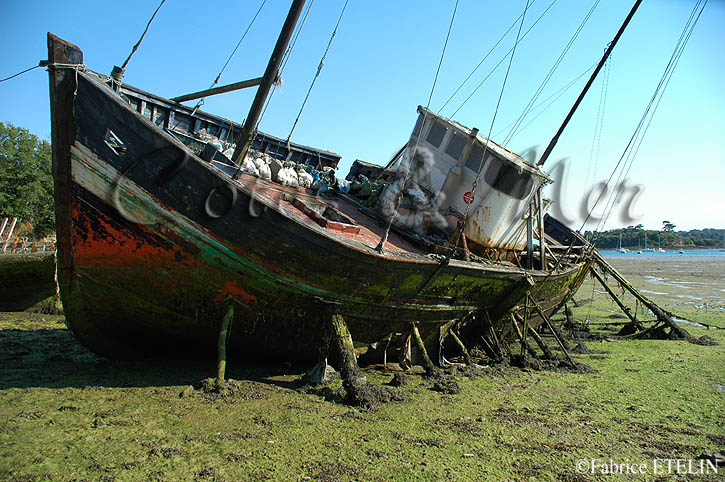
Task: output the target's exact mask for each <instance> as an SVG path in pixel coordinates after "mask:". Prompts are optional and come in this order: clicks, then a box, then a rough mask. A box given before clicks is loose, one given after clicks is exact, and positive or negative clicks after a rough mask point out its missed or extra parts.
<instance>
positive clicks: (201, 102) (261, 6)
mask: <svg viewBox="0 0 725 482" xmlns="http://www.w3.org/2000/svg"><path fill="white" fill-rule="evenodd" d="M265 3H267V0H262V4H261V5H260V6H259V9H257V13H255V14H254V17H252V21H251V22H249V25H247V29H246V30H245V31H244V33H243V34H242V38H240V39H239V42H237V46H236V47H234V50H232V53H231V54H230V55H229V58H228V59H227V61H226V62H225V63H224V66H223V67H222V69H221V70H220V71H219V75H217V76H216V79H214V81H213V82H212V83H211V85H210V86H209V89H211V88H213V87H214V86H215V85H217V84H218V83H219V79H221V76H222V74H223V73H224V71H225V70H226V69H227V66H228V65H229V62H231V60H232V57H234V55H235V54H236V53H237V50H238V49H239V46H240V45H242V42H243V41H244V39H245V37H246V36H247V34H248V33H249V30H250V29H251V28H252V25H254V22H255V20H257V17H258V16H259V12H261V11H262V8H263V7H264V4H265ZM202 105H204V97H202V98H201V99H199V101H198V102H197V103H196V106H195V107H194V110H193V111H192V113H191V115H194V114H196V111H197V110H199V108H200V107H201V106H202Z"/></svg>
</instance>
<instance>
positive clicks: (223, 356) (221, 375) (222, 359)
mask: <svg viewBox="0 0 725 482" xmlns="http://www.w3.org/2000/svg"><path fill="white" fill-rule="evenodd" d="M233 318H234V302H233V301H231V300H230V301H229V303H228V306H227V312H226V313H225V314H224V318H223V319H222V326H221V328H220V329H219V340H218V342H217V352H218V357H217V370H216V384H217V387H219V388H221V387H222V386H224V384H225V383H226V380H225V375H226V369H227V342H228V341H229V333H230V332H231V330H230V328H231V325H232V319H233Z"/></svg>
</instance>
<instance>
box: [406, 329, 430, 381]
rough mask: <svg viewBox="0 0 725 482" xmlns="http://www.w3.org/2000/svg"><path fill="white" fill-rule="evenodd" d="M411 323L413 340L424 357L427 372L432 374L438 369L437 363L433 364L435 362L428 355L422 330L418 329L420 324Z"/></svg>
mask: <svg viewBox="0 0 725 482" xmlns="http://www.w3.org/2000/svg"><path fill="white" fill-rule="evenodd" d="M411 325H412V327H411V333H412V334H413V341H414V342H415V347H416V348H417V349H418V352H419V355H420V357H421V358H422V359H423V367H424V368H425V372H426V373H427V374H428V375H432V374H433V373H434V372H435V371H436V367H435V365H433V362H432V361H431V359H430V357H429V356H428V351H427V350H426V349H425V343H423V338H421V336H420V332H419V331H418V325H416V324H415V323H412V324H411Z"/></svg>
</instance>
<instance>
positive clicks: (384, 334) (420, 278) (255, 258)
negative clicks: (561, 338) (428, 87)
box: [48, 0, 613, 372]
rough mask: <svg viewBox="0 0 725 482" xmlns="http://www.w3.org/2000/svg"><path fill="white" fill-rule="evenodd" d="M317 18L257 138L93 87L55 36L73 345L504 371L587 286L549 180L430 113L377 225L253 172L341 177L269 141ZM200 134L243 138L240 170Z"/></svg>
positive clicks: (584, 258) (361, 211) (338, 199)
mask: <svg viewBox="0 0 725 482" xmlns="http://www.w3.org/2000/svg"><path fill="white" fill-rule="evenodd" d="M303 3H304V2H303V1H301V0H295V2H294V3H293V6H292V9H291V10H290V14H289V16H288V19H287V22H285V27H284V28H283V33H282V35H281V36H280V40H279V41H278V44H277V46H276V47H275V52H274V53H273V55H272V59H271V60H270V64H269V66H268V67H267V72H265V76H264V77H263V78H262V79H261V81H260V82H259V91H258V94H257V98H255V102H254V105H253V106H252V111H251V112H250V115H249V116H248V118H247V121H246V122H245V125H244V126H240V125H238V124H235V123H234V122H231V121H228V120H226V119H222V118H219V117H216V116H213V115H211V114H207V113H204V112H202V111H199V110H197V109H190V108H188V107H186V106H183V105H182V104H180V103H178V102H176V101H173V100H168V99H164V98H161V97H159V96H156V95H153V94H150V93H147V92H144V91H141V90H140V89H137V88H134V87H131V86H128V85H125V84H122V83H121V81H120V76H119V75H112V76H106V75H103V74H99V73H95V72H93V71H91V70H88V69H87V68H86V67H85V65H84V63H83V54H82V52H81V50H80V49H79V48H78V47H76V46H75V45H73V44H70V43H68V42H66V41H64V40H61V39H59V38H58V37H55V36H53V35H51V34H49V35H48V49H49V59H48V62H49V65H48V67H49V71H50V96H51V122H52V141H53V175H54V179H55V196H56V226H57V240H58V248H57V249H58V251H57V266H58V273H57V278H58V284H59V289H60V295H61V298H62V301H63V307H64V311H65V315H66V320H67V323H68V326H69V327H70V328H71V329H72V330H73V332H74V333H75V334H76V336H77V337H78V338H79V339H80V340H81V341H82V342H83V343H85V344H86V345H88V346H89V347H90V348H91V349H93V350H95V351H97V352H99V353H103V354H106V355H109V356H134V355H136V354H139V353H143V352H144V351H146V350H149V349H151V350H154V351H158V350H159V349H165V350H169V351H175V352H182V351H185V350H194V351H199V350H213V349H214V348H215V347H216V346H217V343H216V342H217V340H219V342H220V353H225V350H224V348H225V347H226V342H227V339H228V342H229V345H230V347H231V348H230V350H231V351H232V352H233V353H235V354H236V355H239V356H244V357H254V358H266V359H278V360H308V361H314V360H316V359H318V358H319V357H320V356H321V354H322V356H324V355H326V347H327V346H328V344H329V342H330V339H331V338H332V339H335V340H337V342H336V343H335V344H336V345H338V346H339V347H340V349H341V350H343V351H345V350H347V354H343V356H342V360H343V362H344V363H347V364H348V365H350V363H353V362H354V358H351V350H352V346H353V341H354V342H356V343H360V344H373V345H374V344H375V343H376V342H380V341H384V342H385V343H384V346H386V347H388V346H390V344H389V342H390V340H391V339H392V338H394V337H396V336H397V339H399V340H402V342H401V343H400V345H402V347H403V350H402V356H403V358H409V357H410V355H409V353H410V349H409V347H410V346H411V345H413V346H418V347H419V352H422V355H423V359H428V356H427V354H426V352H430V351H431V350H433V351H434V353H431V358H432V359H433V360H435V361H439V360H443V358H442V350H441V346H442V344H443V340H444V339H445V338H446V336H448V335H449V334H450V336H451V337H452V338H453V339H454V341H455V342H456V344H458V345H460V346H461V347H463V348H464V351H465V345H466V344H468V345H469V346H470V345H471V344H473V343H475V344H481V345H482V347H483V349H484V350H485V351H486V352H487V353H488V354H489V355H490V356H492V357H500V356H501V351H500V346H499V343H498V342H499V340H501V339H502V338H511V339H513V338H516V337H518V338H521V339H523V340H525V339H526V337H527V332H528V330H529V329H531V328H535V327H536V326H538V325H540V324H542V323H546V324H550V322H549V320H548V317H549V316H550V315H551V314H552V313H554V312H555V311H556V310H558V309H560V308H561V307H562V306H563V305H564V304H565V303H566V302H567V300H568V299H570V298H571V296H572V295H573V294H574V293H575V292H576V290H577V289H578V288H579V286H580V285H581V283H582V282H583V280H584V278H585V276H586V274H587V273H588V271H589V270H590V268H591V266H592V263H593V262H594V259H593V257H592V255H591V253H590V250H589V248H590V246H588V244H587V243H586V242H583V240H581V238H579V237H578V236H577V235H576V233H573V232H572V231H570V230H569V229H568V228H566V227H565V226H563V225H562V224H561V223H558V222H556V221H555V220H554V219H553V218H549V217H546V216H545V210H546V204H547V201H546V200H545V199H543V198H542V196H541V188H542V186H543V185H544V184H545V183H547V182H550V179H549V177H548V176H547V174H546V173H545V172H544V171H543V169H542V168H541V166H540V165H531V164H528V163H527V162H526V161H524V160H523V159H521V158H520V157H519V156H517V155H515V154H513V153H511V152H510V151H508V150H507V149H505V148H504V147H503V146H499V145H497V144H495V143H494V142H493V141H490V140H488V139H486V138H485V137H483V136H481V135H480V134H478V132H477V130H475V129H469V128H466V127H465V126H462V125H460V124H458V123H455V122H454V121H451V120H449V119H445V118H442V117H439V116H436V115H435V114H433V113H432V112H430V111H428V110H426V109H424V108H419V117H418V121H417V123H416V125H415V127H414V129H413V134H412V135H411V138H410V140H409V142H408V143H407V144H406V146H404V147H403V149H401V151H400V153H399V154H398V155H397V156H396V157H395V158H394V159H393V161H392V162H391V164H390V165H389V167H390V168H391V169H393V168H394V169H396V172H397V174H396V177H395V178H394V179H392V182H390V183H389V184H388V186H387V188H386V189H385V190H384V191H383V192H382V193H381V194H380V199H379V200H378V202H377V204H376V205H375V206H373V207H370V206H364V205H363V204H362V203H361V202H359V200H357V199H355V198H354V197H352V196H347V195H344V194H342V193H339V192H337V191H335V190H334V189H332V190H331V191H330V192H332V193H333V195H332V196H321V195H320V193H319V192H317V191H314V190H312V189H309V188H305V187H295V186H290V185H283V184H280V183H279V182H275V181H274V180H270V179H263V178H262V177H258V176H255V175H254V174H250V173H247V172H244V171H243V170H241V169H240V167H238V166H237V165H241V164H242V162H243V161H245V160H246V159H248V158H249V156H251V157H254V156H258V155H260V153H259V152H258V151H262V152H265V151H266V152H267V154H272V155H273V157H275V155H274V153H272V152H271V151H274V152H276V153H277V154H276V157H277V158H279V159H281V160H285V161H290V160H292V161H295V162H297V163H298V164H299V165H300V166H304V165H306V166H315V167H316V168H317V169H324V168H325V167H334V166H336V165H337V161H339V156H337V155H336V154H334V153H332V152H329V151H324V150H320V149H316V148H311V147H306V146H298V145H295V144H289V143H283V142H280V140H279V139H277V138H274V137H272V136H268V135H261V134H257V135H255V131H254V127H256V122H257V119H258V117H259V110H260V109H261V107H262V104H263V103H264V99H265V97H266V93H267V92H268V91H269V87H270V85H271V82H272V81H273V80H274V78H275V77H276V74H277V70H278V68H279V61H280V60H281V52H283V51H284V49H285V48H286V45H287V42H289V36H290V35H291V29H292V27H293V26H294V22H295V21H296V17H298V16H299V11H300V10H301V6H302V4H303ZM612 47H613V45H612ZM605 58H606V57H605ZM603 60H604V59H603ZM114 74H116V72H114ZM202 130H203V131H205V132H206V133H211V134H213V135H214V136H216V138H217V139H218V138H219V137H221V138H222V139H228V138H230V137H231V138H236V140H237V143H236V148H235V149H234V153H233V155H230V158H227V157H226V156H224V155H222V154H221V153H220V152H218V151H217V149H214V148H212V147H211V146H212V145H213V142H208V141H205V140H204V138H203V137H201V138H200V136H195V134H197V133H199V131H202ZM540 164H541V163H540ZM387 172H390V171H387ZM230 325H231V326H233V329H231V331H229V326H230ZM454 325H458V327H456V329H455V330H451V327H452V326H454ZM552 330H554V331H555V329H554V327H552ZM456 331H458V332H459V333H460V335H461V337H459V336H457V335H456ZM220 333H221V335H220ZM460 338H463V341H461V339H460ZM378 346H380V344H378ZM406 347H408V349H406ZM436 355H437V356H436ZM351 360H352V362H351ZM353 364H354V363H353ZM348 368H349V369H348V372H349V371H351V370H353V368H351V367H350V366H349V367H348ZM353 371H354V370H353Z"/></svg>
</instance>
